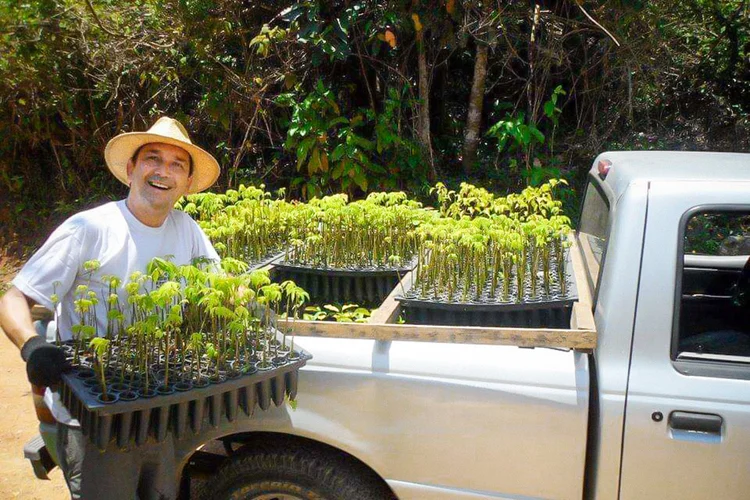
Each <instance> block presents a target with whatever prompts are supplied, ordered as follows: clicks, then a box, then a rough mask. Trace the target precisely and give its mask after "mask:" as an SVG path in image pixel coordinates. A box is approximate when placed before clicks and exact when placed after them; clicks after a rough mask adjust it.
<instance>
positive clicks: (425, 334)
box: [292, 321, 596, 350]
mask: <svg viewBox="0 0 750 500" xmlns="http://www.w3.org/2000/svg"><path fill="white" fill-rule="evenodd" d="M292 332H293V333H295V334H296V335H299V336H303V337H327V338H341V339H369V340H408V341H416V342H444V343H454V344H486V345H514V346H519V347H559V348H568V349H578V350H591V349H593V348H594V347H596V332H594V331H593V330H555V329H542V328H498V327H481V326H434V325H393V324H372V323H333V322H330V321H296V322H295V323H294V324H293V325H292Z"/></svg>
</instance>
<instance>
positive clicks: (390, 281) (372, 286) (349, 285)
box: [272, 263, 411, 304]
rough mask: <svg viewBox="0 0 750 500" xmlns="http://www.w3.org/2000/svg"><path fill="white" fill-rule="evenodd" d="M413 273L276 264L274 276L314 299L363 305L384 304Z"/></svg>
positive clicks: (408, 269) (407, 270)
mask: <svg viewBox="0 0 750 500" xmlns="http://www.w3.org/2000/svg"><path fill="white" fill-rule="evenodd" d="M410 271H411V268H404V269H360V270H357V269H320V268H312V267H303V266H296V265H289V264H283V263H275V264H274V265H273V272H272V273H273V277H274V280H277V281H284V280H292V281H294V282H295V283H296V284H297V285H298V286H301V287H302V288H304V289H305V291H306V292H307V293H309V294H310V298H311V299H312V300H318V299H322V300H326V301H328V302H340V303H343V302H356V303H358V304H363V303H380V302H383V301H384V300H385V298H386V297H387V296H388V294H390V293H391V290H393V288H394V287H395V286H396V285H397V284H398V282H399V279H400V278H403V276H404V275H405V274H406V273H408V272H410Z"/></svg>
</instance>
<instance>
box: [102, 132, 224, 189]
mask: <svg viewBox="0 0 750 500" xmlns="http://www.w3.org/2000/svg"><path fill="white" fill-rule="evenodd" d="M153 142H161V143H164V144H171V145H173V146H178V147H180V148H182V149H184V150H185V151H187V153H188V154H189V155H190V157H191V158H192V159H193V180H192V182H191V184H190V189H188V194H191V193H200V192H201V191H204V190H206V189H208V188H209V187H211V186H213V184H214V183H215V182H216V179H218V178H219V173H220V172H221V170H220V169H219V163H218V162H217V161H216V159H215V158H214V157H213V156H212V155H211V154H209V153H208V152H206V151H204V150H203V149H201V148H199V147H198V146H196V145H194V144H190V143H189V142H185V141H181V140H179V139H174V138H172V137H166V136H163V135H159V134H152V133H148V132H127V133H124V134H120V135H118V136H117V137H114V138H112V139H111V140H110V141H109V142H108V143H107V147H106V148H104V161H106V162H107V167H108V168H109V170H110V171H111V172H112V174H113V175H114V176H115V177H117V179H118V180H119V181H120V182H122V183H123V184H125V185H129V182H128V161H129V160H130V159H131V158H132V157H133V153H135V152H136V150H137V149H138V148H140V147H141V146H143V145H144V144H149V143H153Z"/></svg>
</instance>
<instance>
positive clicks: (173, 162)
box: [128, 142, 193, 211]
mask: <svg viewBox="0 0 750 500" xmlns="http://www.w3.org/2000/svg"><path fill="white" fill-rule="evenodd" d="M128 181H129V183H130V196H135V197H136V198H138V201H139V202H141V203H143V204H144V205H145V206H148V207H151V208H153V209H154V210H158V211H162V210H165V209H169V208H172V206H173V205H174V204H175V202H176V201H177V200H178V199H179V198H180V196H182V195H184V194H185V193H186V192H187V191H188V189H189V188H190V184H191V182H192V181H193V178H192V176H191V175H190V155H188V153H187V151H185V150H184V149H182V148H180V147H178V146H173V145H171V144H164V143H160V142H155V143H150V144H146V145H145V146H143V147H142V148H141V150H140V151H139V152H138V157H137V158H136V161H135V163H133V161H132V160H130V161H128Z"/></svg>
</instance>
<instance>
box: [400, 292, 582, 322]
mask: <svg viewBox="0 0 750 500" xmlns="http://www.w3.org/2000/svg"><path fill="white" fill-rule="evenodd" d="M396 300H398V301H399V302H401V310H402V314H403V317H404V320H405V321H406V322H407V323H412V324H418V325H451V326H498V327H521V328H570V316H571V314H572V311H573V304H574V303H575V302H577V300H578V299H575V298H571V299H565V300H555V301H547V302H545V301H539V302H526V303H521V304H502V303H500V304H487V303H478V304H472V303H444V302H431V301H427V300H412V299H405V298H403V297H396Z"/></svg>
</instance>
